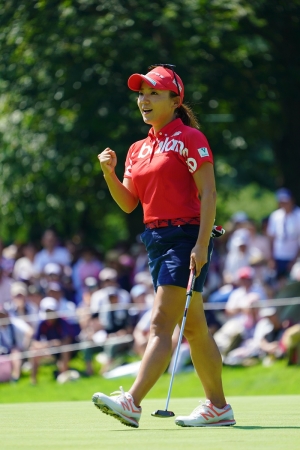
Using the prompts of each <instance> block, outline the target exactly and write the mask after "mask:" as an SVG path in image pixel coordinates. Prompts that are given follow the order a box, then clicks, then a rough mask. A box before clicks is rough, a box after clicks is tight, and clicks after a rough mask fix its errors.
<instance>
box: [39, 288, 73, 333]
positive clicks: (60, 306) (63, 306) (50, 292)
mask: <svg viewBox="0 0 300 450" xmlns="http://www.w3.org/2000/svg"><path fill="white" fill-rule="evenodd" d="M46 295H47V296H48V297H52V298H54V299H55V300H56V301H57V309H56V311H57V312H58V313H59V314H60V315H61V316H62V317H63V318H64V319H65V320H66V321H67V322H68V323H69V325H70V327H71V329H72V331H73V338H74V339H75V338H76V336H78V334H79V333H80V327H79V323H78V317H77V313H76V306H75V304H74V303H73V302H70V301H69V300H67V299H66V298H65V297H64V293H63V289H62V286H61V285H60V284H59V283H56V282H54V281H52V282H50V283H49V284H48V285H47V287H46Z"/></svg>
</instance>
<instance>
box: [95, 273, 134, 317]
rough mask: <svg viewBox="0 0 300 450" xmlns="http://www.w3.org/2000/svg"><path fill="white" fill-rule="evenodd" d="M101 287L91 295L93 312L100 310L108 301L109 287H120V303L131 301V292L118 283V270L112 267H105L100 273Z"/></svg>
mask: <svg viewBox="0 0 300 450" xmlns="http://www.w3.org/2000/svg"><path fill="white" fill-rule="evenodd" d="M99 280H100V289H99V290H98V291H96V292H94V293H93V295H92V296H91V310H92V312H99V311H100V309H101V306H102V304H103V303H104V304H105V303H106V299H107V290H106V289H107V288H110V287H115V288H117V289H118V299H119V303H130V301H131V299H130V294H129V292H128V291H126V290H125V289H121V288H120V286H119V284H118V281H117V280H118V272H117V271H116V270H115V269H112V268H111V267H105V268H104V269H102V270H101V272H100V274H99Z"/></svg>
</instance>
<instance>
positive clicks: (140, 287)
mask: <svg viewBox="0 0 300 450" xmlns="http://www.w3.org/2000/svg"><path fill="white" fill-rule="evenodd" d="M147 292H148V289H147V286H145V284H136V285H135V286H133V288H132V289H131V291H130V295H131V297H132V298H137V297H139V296H140V295H142V294H147Z"/></svg>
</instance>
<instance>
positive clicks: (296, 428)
mask: <svg viewBox="0 0 300 450" xmlns="http://www.w3.org/2000/svg"><path fill="white" fill-rule="evenodd" d="M183 428H184V429H185V430H191V429H192V428H198V429H199V428H211V429H214V430H215V429H216V428H217V429H219V430H220V429H221V428H222V430H224V429H225V428H226V429H231V430H246V431H248V430H300V426H299V427H288V426H287V427H268V426H266V427H262V426H236V425H235V426H233V427H232V426H228V427H224V426H223V427H181V428H172V429H171V430H170V428H159V429H157V428H152V427H151V428H144V429H141V428H140V429H139V431H138V433H142V432H143V431H144V432H147V433H148V432H149V431H151V430H152V431H155V433H159V432H160V431H161V432H164V433H165V432H166V431H170V433H174V431H181V433H182V429H183ZM129 429H131V431H135V430H136V429H137V428H130V427H126V428H124V429H123V430H116V429H111V431H113V432H114V433H117V432H121V433H122V432H123V431H129Z"/></svg>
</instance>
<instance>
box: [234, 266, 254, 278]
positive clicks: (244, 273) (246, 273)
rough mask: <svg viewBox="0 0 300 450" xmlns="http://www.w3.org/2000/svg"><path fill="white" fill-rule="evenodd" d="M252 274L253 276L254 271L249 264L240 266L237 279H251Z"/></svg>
mask: <svg viewBox="0 0 300 450" xmlns="http://www.w3.org/2000/svg"><path fill="white" fill-rule="evenodd" d="M254 276H255V271H254V269H253V268H252V267H250V266H246V267H241V268H240V269H239V270H238V271H237V278H238V279H239V280H253V278H254Z"/></svg>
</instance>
